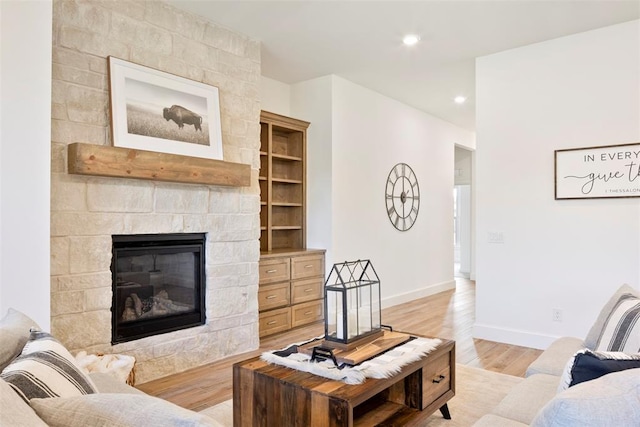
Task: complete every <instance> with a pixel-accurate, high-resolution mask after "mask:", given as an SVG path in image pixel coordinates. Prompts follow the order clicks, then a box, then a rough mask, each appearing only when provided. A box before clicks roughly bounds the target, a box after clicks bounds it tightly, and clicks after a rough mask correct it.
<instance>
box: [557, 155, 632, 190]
mask: <svg viewBox="0 0 640 427" xmlns="http://www.w3.org/2000/svg"><path fill="white" fill-rule="evenodd" d="M554 159H555V199H556V200H564V199H609V198H627V197H640V143H634V144H621V145H609V146H599V147H589V148H570V149H564V150H555V153H554Z"/></svg>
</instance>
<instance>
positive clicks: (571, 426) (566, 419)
mask: <svg viewBox="0 0 640 427" xmlns="http://www.w3.org/2000/svg"><path fill="white" fill-rule="evenodd" d="M531 425H532V426H534V427H550V426H553V427H575V426H605V425H606V426H638V425H640V369H628V370H626V371H622V372H614V373H612V374H607V375H604V376H602V377H600V378H598V379H595V380H593V381H587V382H584V383H582V384H578V385H576V386H575V387H571V388H568V389H567V390H565V391H563V392H562V393H559V394H558V395H557V396H556V397H555V398H554V399H552V400H550V401H549V403H547V404H546V405H545V406H544V408H542V410H541V411H540V413H539V414H538V415H537V416H536V418H535V419H534V420H533V423H532V424H531Z"/></svg>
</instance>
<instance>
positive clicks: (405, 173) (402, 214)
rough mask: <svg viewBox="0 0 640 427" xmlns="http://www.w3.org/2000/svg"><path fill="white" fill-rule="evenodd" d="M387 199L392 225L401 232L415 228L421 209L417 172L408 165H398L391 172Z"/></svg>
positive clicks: (388, 179) (386, 191) (386, 190)
mask: <svg viewBox="0 0 640 427" xmlns="http://www.w3.org/2000/svg"><path fill="white" fill-rule="evenodd" d="M385 199H386V203H387V215H389V220H390V221H391V224H393V226H394V227H395V228H397V229H398V230H400V231H407V230H408V229H410V228H411V227H413V224H415V222H416V219H417V218H418V210H419V209H420V187H419V186H418V178H417V177H416V174H415V172H414V171H413V169H411V167H410V166H409V165H408V164H406V163H398V164H397V165H395V166H394V167H393V169H391V172H389V177H388V178H387V184H386V189H385Z"/></svg>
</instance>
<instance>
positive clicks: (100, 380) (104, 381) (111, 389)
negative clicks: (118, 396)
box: [89, 372, 145, 394]
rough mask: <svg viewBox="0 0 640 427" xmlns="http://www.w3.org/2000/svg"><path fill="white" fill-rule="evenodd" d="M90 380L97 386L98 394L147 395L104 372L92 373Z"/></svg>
mask: <svg viewBox="0 0 640 427" xmlns="http://www.w3.org/2000/svg"><path fill="white" fill-rule="evenodd" d="M89 378H91V381H93V384H95V386H96V389H97V390H98V393H125V394H145V393H144V392H142V391H140V390H138V389H137V388H134V387H131V386H130V385H127V383H125V382H123V381H119V380H117V379H116V378H115V377H114V376H113V375H110V374H105V373H102V372H90V373H89Z"/></svg>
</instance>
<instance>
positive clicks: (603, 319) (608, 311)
mask: <svg viewBox="0 0 640 427" xmlns="http://www.w3.org/2000/svg"><path fill="white" fill-rule="evenodd" d="M633 298H636V299H638V298H640V293H639V292H638V291H636V290H635V289H633V288H632V287H631V286H629V285H622V286H621V287H620V288H619V289H618V290H617V291H616V292H615V293H614V294H613V295H612V296H611V298H610V299H609V301H607V303H606V304H605V305H604V307H603V308H602V310H601V311H600V314H599V315H598V318H597V319H596V321H595V323H594V324H593V326H591V329H590V330H589V333H588V334H587V337H586V338H585V340H584V346H585V347H586V348H588V349H590V350H608V351H625V352H627V353H636V352H638V351H640V350H638V347H637V346H636V348H635V350H630V351H629V350H621V349H620V348H619V347H611V348H603V346H604V345H607V344H610V343H611V338H612V337H613V330H614V324H615V321H616V318H619V315H618V316H614V317H613V318H612V314H614V312H615V311H616V308H617V307H619V304H620V302H621V299H622V300H623V301H624V300H625V299H626V300H627V301H629V300H630V299H633ZM638 325H640V322H638V324H636V326H638ZM607 327H609V329H608V331H607ZM636 331H637V329H636ZM605 333H606V335H607V336H605V337H604V339H603V334H605ZM637 333H638V332H637ZM616 335H617V334H616ZM638 336H640V333H638ZM636 338H637V339H638V337H636ZM599 342H602V345H599V344H598V343H599ZM630 345H631V343H630Z"/></svg>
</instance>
